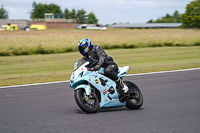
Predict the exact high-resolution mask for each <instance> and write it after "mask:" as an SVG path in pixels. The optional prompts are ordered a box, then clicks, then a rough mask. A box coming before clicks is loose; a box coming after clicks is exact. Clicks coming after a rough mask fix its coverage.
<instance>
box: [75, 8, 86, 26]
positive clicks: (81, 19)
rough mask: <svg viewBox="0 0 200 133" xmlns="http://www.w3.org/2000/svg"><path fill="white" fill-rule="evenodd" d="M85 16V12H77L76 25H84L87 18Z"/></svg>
mask: <svg viewBox="0 0 200 133" xmlns="http://www.w3.org/2000/svg"><path fill="white" fill-rule="evenodd" d="M85 14H86V11H85V10H83V9H81V10H78V12H77V15H76V19H77V22H78V23H86V21H87V16H86V15H85Z"/></svg>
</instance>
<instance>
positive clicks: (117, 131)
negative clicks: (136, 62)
mask: <svg viewBox="0 0 200 133" xmlns="http://www.w3.org/2000/svg"><path fill="white" fill-rule="evenodd" d="M125 79H126V80H131V81H133V82H135V83H136V84H137V85H138V86H139V87H140V89H141V91H142V92H143V96H144V104H143V106H142V108H141V109H139V110H129V109H127V108H126V107H120V108H112V109H102V110H100V111H98V112H97V113H96V114H86V113H84V112H82V111H81V110H80V109H79V108H78V106H77V105H76V103H75V100H74V97H73V90H72V89H71V88H69V83H55V84H47V85H34V86H22V87H12V88H0V133H199V132H200V69H197V70H190V71H179V72H170V73H157V74H147V75H135V76H128V77H125Z"/></svg>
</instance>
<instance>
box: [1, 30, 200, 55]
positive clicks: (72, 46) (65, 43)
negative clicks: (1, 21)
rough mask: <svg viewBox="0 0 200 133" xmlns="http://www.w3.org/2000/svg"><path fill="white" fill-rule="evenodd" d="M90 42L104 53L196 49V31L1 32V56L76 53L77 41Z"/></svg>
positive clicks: (199, 41)
mask: <svg viewBox="0 0 200 133" xmlns="http://www.w3.org/2000/svg"><path fill="white" fill-rule="evenodd" d="M83 38H90V39H91V40H92V41H93V43H94V44H95V45H100V46H101V47H103V48H104V49H113V48H144V47H165V46H171V47H173V46H199V45H200V30H198V29H142V30H138V29H134V30H130V29H120V30H119V29H117V30H113V29H111V30H103V31H102V30H77V29H76V30H47V31H29V32H27V31H15V32H10V31H3V32H0V56H10V55H33V54H52V53H66V52H72V51H77V44H78V41H79V40H80V39H83Z"/></svg>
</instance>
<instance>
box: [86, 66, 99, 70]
mask: <svg viewBox="0 0 200 133" xmlns="http://www.w3.org/2000/svg"><path fill="white" fill-rule="evenodd" d="M100 68H101V66H99V65H96V66H95V67H92V68H88V70H89V71H99V69H100Z"/></svg>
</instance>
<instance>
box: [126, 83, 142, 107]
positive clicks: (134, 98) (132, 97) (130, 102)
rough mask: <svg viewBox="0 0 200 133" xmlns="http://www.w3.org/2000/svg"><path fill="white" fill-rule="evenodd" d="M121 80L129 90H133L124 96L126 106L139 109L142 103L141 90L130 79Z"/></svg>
mask: <svg viewBox="0 0 200 133" xmlns="http://www.w3.org/2000/svg"><path fill="white" fill-rule="evenodd" d="M123 82H124V84H126V85H127V86H128V88H129V90H133V91H132V92H134V93H130V94H128V96H127V97H126V98H125V100H126V107H127V108H129V109H139V108H140V107H141V106H142V104H143V96H142V92H141V91H140V89H139V87H138V86H137V85H136V84H134V83H132V82H130V81H123Z"/></svg>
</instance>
